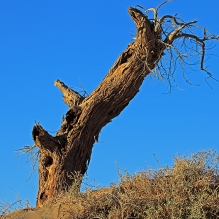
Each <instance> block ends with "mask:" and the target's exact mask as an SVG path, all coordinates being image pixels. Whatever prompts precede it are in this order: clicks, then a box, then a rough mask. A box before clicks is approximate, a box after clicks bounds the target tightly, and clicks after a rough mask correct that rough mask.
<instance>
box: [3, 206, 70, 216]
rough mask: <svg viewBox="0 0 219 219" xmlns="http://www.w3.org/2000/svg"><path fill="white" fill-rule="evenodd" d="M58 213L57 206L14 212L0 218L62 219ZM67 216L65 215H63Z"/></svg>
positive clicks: (61, 214)
mask: <svg viewBox="0 0 219 219" xmlns="http://www.w3.org/2000/svg"><path fill="white" fill-rule="evenodd" d="M63 216H64V215H63V213H60V212H59V206H54V207H50V208H49V207H44V208H38V209H37V208H32V209H23V210H17V211H14V212H12V213H10V214H8V215H5V216H2V217H1V216H0V218H1V219H59V218H64V217H63ZM65 216H67V215H65Z"/></svg>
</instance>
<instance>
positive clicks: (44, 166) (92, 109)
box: [32, 7, 190, 207]
mask: <svg viewBox="0 0 219 219" xmlns="http://www.w3.org/2000/svg"><path fill="white" fill-rule="evenodd" d="M154 10H155V12H156V9H154ZM128 12H129V14H130V15H131V18H132V19H133V21H134V22H135V24H136V27H137V36H136V40H135V42H133V43H131V44H129V45H128V48H127V49H126V50H125V51H124V52H123V53H122V54H121V55H120V56H119V58H118V59H117V61H116V62H115V64H114V65H113V66H112V68H111V69H110V71H109V73H108V74H107V75H106V77H105V78H104V79H103V81H102V82H101V83H100V85H99V86H98V87H97V88H96V89H95V90H94V91H93V92H92V93H91V94H90V95H89V96H88V97H86V98H83V97H82V96H80V94H78V93H77V92H75V91H73V90H72V89H70V88H68V87H67V86H66V85H65V84H64V83H63V82H61V81H60V80H57V81H55V85H56V86H57V87H58V88H59V89H60V90H61V91H62V93H63V96H64V101H65V102H66V103H67V104H68V106H69V108H70V109H69V110H68V112H67V113H66V117H65V119H64V120H63V123H62V125H61V127H60V129H59V131H58V132H57V133H56V135H55V136H54V137H53V136H51V135H50V134H48V132H47V131H45V130H44V129H43V128H42V127H41V126H40V125H39V124H37V125H35V126H34V128H33V131H32V134H33V139H34V142H35V145H37V146H38V148H39V151H40V160H39V191H38V195H37V206H38V207H39V206H43V205H45V203H46V202H45V201H46V200H48V199H50V198H51V197H53V196H55V195H57V194H59V193H60V192H61V191H63V190H68V188H69V186H71V185H72V183H73V180H74V179H73V178H72V177H70V176H71V175H72V173H75V172H79V173H80V174H82V175H84V174H85V172H86V170H87V167H88V165H89V161H90V158H91V153H92V147H93V144H94V142H95V141H98V135H99V132H100V130H101V129H102V128H103V127H104V126H105V125H106V124H107V123H109V122H111V120H112V119H113V118H114V117H116V116H118V115H119V114H120V113H121V111H122V110H123V109H124V108H125V107H126V106H127V105H128V104H129V102H130V101H131V99H132V98H133V97H134V96H135V95H136V94H137V93H138V91H139V88H140V86H141V84H142V82H143V80H144V78H145V77H146V76H147V75H148V74H149V73H150V72H151V70H152V69H154V68H155V66H156V65H157V63H158V61H159V60H160V58H161V57H162V55H163V51H164V50H165V49H166V48H167V47H169V46H170V45H171V44H172V42H173V41H174V39H176V38H179V37H182V33H181V30H182V29H183V28H184V27H185V26H186V25H189V24H190V23H184V24H180V23H176V24H177V25H179V27H178V28H176V29H175V30H174V31H172V32H171V33H169V34H168V35H167V36H166V39H165V40H162V37H161V35H162V31H163V30H162V28H161V24H162V23H163V22H164V19H165V17H163V18H161V19H160V20H159V22H158V20H157V17H156V16H157V13H155V12H154V14H155V18H154V19H153V21H150V20H149V19H148V18H147V16H146V15H145V14H143V13H142V12H141V11H140V10H138V9H134V8H131V7H130V8H129V9H128ZM167 18H170V19H172V20H173V21H176V19H175V17H171V16H167Z"/></svg>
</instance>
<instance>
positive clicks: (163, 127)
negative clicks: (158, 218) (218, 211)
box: [0, 0, 219, 205]
mask: <svg viewBox="0 0 219 219" xmlns="http://www.w3.org/2000/svg"><path fill="white" fill-rule="evenodd" d="M160 3H161V1H158V0H154V1H143V0H139V1H133V0H126V1H115V0H111V1H109V2H107V1H100V0H96V1H87V2H86V3H82V1H70V0H65V1H57V0H53V1H49V0H38V1H32V0H30V1H29V0H28V1H27V0H20V1H15V0H14V1H13V0H7V1H0V21H1V22H0V32H1V36H0V81H1V86H0V91H1V95H0V106H1V107H0V115H1V124H0V133H1V138H0V149H1V153H0V172H1V180H0V200H2V199H5V200H6V201H8V202H11V201H13V200H15V195H16V194H19V197H20V198H21V199H23V200H26V199H28V200H29V201H30V203H31V205H35V198H36V194H37V183H38V178H37V173H35V174H34V175H33V176H32V178H31V179H30V180H29V181H28V182H26V180H27V179H28V178H29V174H30V172H31V171H32V170H31V164H27V163H26V156H22V157H20V158H16V153H15V152H14V151H15V150H16V149H18V148H22V147H23V146H26V145H32V144H33V140H32V136H31V131H32V128H33V125H34V123H35V121H36V122H40V124H41V125H42V126H43V127H44V128H45V129H46V130H48V131H49V132H50V133H51V134H55V132H56V131H57V130H58V129H59V127H60V124H61V119H62V115H64V114H65V113H66V111H67V106H66V105H65V104H64V102H63V100H62V97H61V92H60V91H59V90H58V89H57V88H56V87H54V85H53V83H54V81H55V80H56V79H60V80H62V81H63V82H65V83H66V84H67V85H68V86H70V87H72V88H76V89H77V88H80V87H81V86H83V88H84V89H85V90H86V91H87V93H91V92H92V90H93V89H95V87H96V86H97V85H98V84H99V83H100V82H101V80H102V79H103V78H104V76H105V75H106V74H107V72H108V70H109V68H110V67H111V66H112V65H113V63H114V62H115V61H116V59H117V57H118V56H119V55H120V54H121V53H122V52H123V50H125V49H126V47H127V45H128V44H129V43H131V42H132V38H133V34H134V33H135V26H134V24H133V22H132V20H131V18H130V16H129V14H128V12H127V8H128V7H129V6H133V7H135V6H136V5H137V4H138V5H141V6H143V7H144V8H150V7H156V6H158V5H159V4H160ZM218 7H219V2H218V1H215V0H209V1H208V3H206V1H205V0H200V1H198V4H197V1H190V0H175V1H173V2H171V3H168V4H166V5H164V6H163V7H162V8H161V10H160V13H161V15H164V14H173V15H174V14H175V13H178V16H179V17H182V18H183V19H184V20H185V21H191V20H194V19H198V25H200V26H203V27H206V28H208V29H209V30H210V31H212V32H213V33H215V34H216V35H217V34H219V29H218V22H219V17H218V10H217V8H218ZM208 53H209V54H214V55H215V56H211V57H210V59H209V60H208V61H207V63H206V65H207V66H209V70H210V71H211V72H212V73H213V75H214V76H215V77H216V78H219V75H218V68H219V57H218V54H219V45H217V46H216V47H215V48H214V49H212V50H210V51H209V52H208ZM180 73H181V71H180V69H178V70H177V74H180ZM179 78H180V77H179ZM189 78H191V79H192V82H194V83H199V84H201V85H200V86H198V87H196V86H189V85H188V84H186V83H185V82H184V81H183V79H179V80H178V83H179V86H180V87H181V88H182V90H179V89H174V90H173V91H172V92H171V94H164V93H166V92H168V86H167V83H164V82H159V81H157V80H155V79H150V78H149V77H148V78H146V79H145V81H144V83H143V85H142V87H141V89H140V92H139V93H138V94H137V96H136V97H135V98H134V99H133V101H132V102H131V103H130V104H129V105H128V106H127V108H126V109H125V110H124V111H123V112H122V113H121V114H120V116H119V117H117V118H115V119H114V120H113V122H112V123H110V124H108V125H107V126H105V127H104V128H103V129H102V131H101V134H100V136H99V141H100V143H98V144H95V145H94V148H93V153H92V158H91V163H90V166H89V169H88V172H87V177H88V181H90V182H93V183H94V184H95V183H96V184H100V185H102V186H107V185H109V184H110V182H115V181H116V180H117V179H118V169H117V165H116V163H117V164H118V166H119V168H121V169H123V170H124V169H126V170H127V171H128V172H130V173H131V174H133V173H135V172H137V171H140V170H142V169H144V168H147V167H151V168H157V167H158V164H157V162H156V160H155V158H154V154H155V156H156V159H157V160H158V161H159V164H160V165H161V166H165V165H172V164H173V157H174V155H177V154H181V155H189V154H190V153H191V152H192V151H201V150H203V149H205V150H209V149H210V148H214V149H216V150H218V147H219V135H218V130H219V113H218V112H219V98H218V95H219V83H218V82H215V81H213V80H209V83H210V84H211V86H212V89H211V88H210V87H209V86H208V85H207V84H206V82H205V74H204V73H203V72H201V71H196V72H192V73H191V74H190V75H189Z"/></svg>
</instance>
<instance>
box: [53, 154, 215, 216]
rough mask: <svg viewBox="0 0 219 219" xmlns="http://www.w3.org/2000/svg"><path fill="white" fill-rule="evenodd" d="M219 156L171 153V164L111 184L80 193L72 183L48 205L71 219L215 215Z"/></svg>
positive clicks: (127, 176) (128, 176) (128, 175)
mask: <svg viewBox="0 0 219 219" xmlns="http://www.w3.org/2000/svg"><path fill="white" fill-rule="evenodd" d="M218 160H219V156H218V155H217V154H216V152H215V151H214V150H211V151H209V152H205V151H202V152H199V153H195V154H193V155H192V156H191V157H175V158H174V165H173V166H172V167H171V168H170V167H165V168H160V169H158V170H154V171H153V170H145V171H142V172H140V173H137V174H135V175H134V176H131V175H130V174H128V173H125V174H123V175H120V180H119V182H118V183H117V184H112V185H111V186H110V187H109V188H101V189H98V190H90V189H88V190H87V191H86V192H83V193H76V192H75V187H77V182H76V183H75V185H74V186H73V188H72V189H70V190H69V191H68V192H66V193H64V194H62V195H61V196H60V197H58V198H57V199H56V200H53V202H51V204H52V205H54V204H59V208H60V209H59V211H60V218H69V219H70V218H74V219H87V218H93V219H94V218H95V219H134V218H135V219H144V218H147V219H150V218H151V219H152V218H153V219H155V218H160V219H165V218H167V219H170V218H171V219H172V218H176V219H181V218H182V219H184V218H186V219H187V218H188V219H189V218H191V219H196V218H197V219H200V218H209V219H210V218H212V219H213V218H219V175H218ZM80 180H81V179H79V180H78V182H80Z"/></svg>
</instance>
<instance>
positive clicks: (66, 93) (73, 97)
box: [54, 80, 84, 108]
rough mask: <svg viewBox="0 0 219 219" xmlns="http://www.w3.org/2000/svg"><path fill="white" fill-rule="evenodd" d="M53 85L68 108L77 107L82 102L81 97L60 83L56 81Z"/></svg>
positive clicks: (82, 98)
mask: <svg viewBox="0 0 219 219" xmlns="http://www.w3.org/2000/svg"><path fill="white" fill-rule="evenodd" d="M54 85H55V86H57V87H58V88H59V90H60V91H61V92H62V93H63V99H64V102H65V103H66V104H67V105H68V106H69V108H72V107H74V106H78V105H79V104H80V103H81V102H82V101H83V100H84V97H83V96H81V95H80V94H79V93H78V92H76V91H74V90H72V89H71V88H69V87H68V86H66V85H65V84H64V83H63V82H62V81H60V80H56V81H55V82H54Z"/></svg>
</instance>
